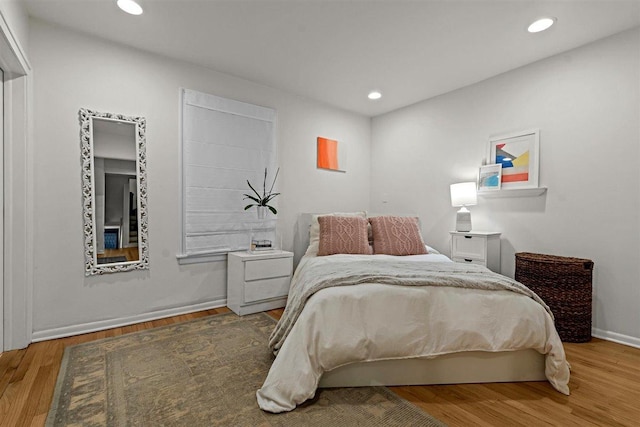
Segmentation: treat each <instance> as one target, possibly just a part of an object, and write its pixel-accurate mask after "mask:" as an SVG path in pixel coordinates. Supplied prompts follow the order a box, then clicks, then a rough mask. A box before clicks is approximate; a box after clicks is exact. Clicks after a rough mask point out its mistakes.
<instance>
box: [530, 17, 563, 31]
mask: <svg viewBox="0 0 640 427" xmlns="http://www.w3.org/2000/svg"><path fill="white" fill-rule="evenodd" d="M555 22H556V18H540V19H538V20H536V21H535V22H533V23H532V24H531V25H529V28H527V31H529V32H530V33H539V32H540V31H544V30H546V29H547V28H549V27H550V26H552V25H553V24H554V23H555Z"/></svg>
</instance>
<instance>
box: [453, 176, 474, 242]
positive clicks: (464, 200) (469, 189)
mask: <svg viewBox="0 0 640 427" xmlns="http://www.w3.org/2000/svg"><path fill="white" fill-rule="evenodd" d="M477 204H478V193H477V191H476V183H475V182H460V183H458V184H451V206H453V207H460V210H459V211H458V213H457V214H456V231H471V212H469V209H467V206H474V205H477Z"/></svg>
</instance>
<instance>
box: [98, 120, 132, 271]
mask: <svg viewBox="0 0 640 427" xmlns="http://www.w3.org/2000/svg"><path fill="white" fill-rule="evenodd" d="M135 131H136V126H135V124H134V123H129V122H122V121H113V120H105V119H98V118H94V119H93V163H94V166H95V168H94V179H95V197H96V203H95V209H96V212H95V221H96V240H97V248H96V249H97V250H96V259H97V262H98V264H113V263H118V262H127V261H138V260H139V259H140V256H139V251H138V206H137V204H138V202H137V187H138V184H137V178H136V144H135V142H136V133H135Z"/></svg>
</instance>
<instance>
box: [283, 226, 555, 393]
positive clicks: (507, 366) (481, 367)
mask: <svg viewBox="0 0 640 427" xmlns="http://www.w3.org/2000/svg"><path fill="white" fill-rule="evenodd" d="M312 215H314V214H311V213H302V214H300V215H299V217H298V227H297V230H296V233H295V236H294V262H295V265H297V264H298V262H299V261H300V258H302V256H303V255H304V253H305V251H306V249H307V247H308V246H309V227H310V225H311V219H312ZM404 216H406V215H404ZM520 381H546V376H545V356H544V355H543V354H540V353H538V352H537V351H536V350H533V349H528V350H519V351H503V352H485V351H469V352H462V353H453V354H446V355H442V356H438V357H434V358H413V359H396V360H379V361H373V362H359V363H351V364H348V365H344V366H341V367H339V368H336V369H334V370H332V371H329V372H325V373H324V375H323V376H322V378H321V379H320V384H319V386H318V387H321V388H331V387H364V386H379V385H388V386H392V385H430V384H468V383H493V382H520Z"/></svg>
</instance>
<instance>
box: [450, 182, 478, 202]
mask: <svg viewBox="0 0 640 427" xmlns="http://www.w3.org/2000/svg"><path fill="white" fill-rule="evenodd" d="M476 204H478V193H477V191H476V183H475V182H460V183H458V184H451V206H473V205H476Z"/></svg>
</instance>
